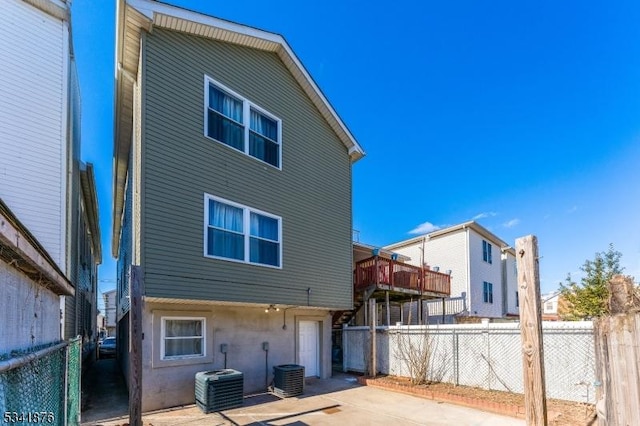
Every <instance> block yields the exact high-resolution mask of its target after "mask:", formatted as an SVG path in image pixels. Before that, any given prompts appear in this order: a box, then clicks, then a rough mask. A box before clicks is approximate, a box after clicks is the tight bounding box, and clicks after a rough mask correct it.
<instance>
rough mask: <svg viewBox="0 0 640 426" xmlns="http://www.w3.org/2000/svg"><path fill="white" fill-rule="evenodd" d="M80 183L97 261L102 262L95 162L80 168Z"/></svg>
mask: <svg viewBox="0 0 640 426" xmlns="http://www.w3.org/2000/svg"><path fill="white" fill-rule="evenodd" d="M80 184H81V185H82V197H83V199H84V205H85V209H86V212H87V222H88V224H89V230H90V231H91V246H92V248H93V254H94V257H95V262H96V263H97V264H98V265H99V264H101V263H102V248H101V245H100V241H101V238H100V224H99V214H98V211H99V209H98V195H97V193H96V179H95V176H94V173H93V164H91V163H87V164H83V165H82V167H81V169H80Z"/></svg>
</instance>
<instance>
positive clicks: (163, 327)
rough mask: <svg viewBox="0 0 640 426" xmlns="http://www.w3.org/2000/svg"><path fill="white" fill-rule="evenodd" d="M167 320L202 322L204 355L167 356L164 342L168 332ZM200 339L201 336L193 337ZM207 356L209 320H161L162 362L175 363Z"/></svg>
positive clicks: (196, 318) (191, 318) (189, 318)
mask: <svg viewBox="0 0 640 426" xmlns="http://www.w3.org/2000/svg"><path fill="white" fill-rule="evenodd" d="M167 320H187V321H202V354H201V355H178V356H166V355H165V352H164V349H165V347H164V340H165V338H166V337H165V332H166V323H167ZM193 337H194V338H195V337H199V336H193ZM206 356H207V319H206V318H205V317H174V316H163V317H161V318H160V360H161V361H174V360H181V359H197V358H204V357H206Z"/></svg>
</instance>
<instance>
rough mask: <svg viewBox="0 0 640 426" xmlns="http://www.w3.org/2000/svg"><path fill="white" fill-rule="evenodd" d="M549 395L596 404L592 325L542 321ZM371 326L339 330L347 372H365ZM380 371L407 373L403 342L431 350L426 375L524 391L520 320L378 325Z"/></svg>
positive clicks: (476, 384) (459, 383) (405, 374)
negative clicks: (485, 322) (425, 346)
mask: <svg viewBox="0 0 640 426" xmlns="http://www.w3.org/2000/svg"><path fill="white" fill-rule="evenodd" d="M542 332H543V341H544V367H545V376H546V388H547V397H548V398H554V399H563V400H568V401H576V402H589V403H594V402H595V391H594V388H593V386H594V382H595V355H594V340H593V339H594V338H593V324H592V323H591V321H584V322H543V325H542ZM369 339H370V329H369V327H345V328H344V329H343V330H342V343H343V367H344V370H345V371H358V372H365V371H366V370H367V365H368V362H369V356H370V347H369V345H370V344H369V342H370V340H369ZM376 342H377V343H376V352H377V366H378V371H379V372H380V373H382V374H390V375H395V376H406V377H408V376H410V374H409V369H408V365H407V362H406V358H407V357H406V350H405V351H403V349H402V348H403V347H405V348H406V347H407V342H412V343H413V344H414V347H415V346H417V345H418V344H424V343H425V342H426V343H428V346H429V347H430V349H431V356H430V361H429V363H430V365H429V368H428V371H429V373H428V374H429V378H430V379H431V380H433V381H438V382H446V383H453V384H456V385H464V386H472V387H478V388H483V389H492V390H500V391H507V392H514V393H523V392H524V390H523V373H522V349H521V347H522V343H521V337H520V324H519V323H488V324H459V325H432V326H407V325H402V326H396V327H378V328H377V335H376Z"/></svg>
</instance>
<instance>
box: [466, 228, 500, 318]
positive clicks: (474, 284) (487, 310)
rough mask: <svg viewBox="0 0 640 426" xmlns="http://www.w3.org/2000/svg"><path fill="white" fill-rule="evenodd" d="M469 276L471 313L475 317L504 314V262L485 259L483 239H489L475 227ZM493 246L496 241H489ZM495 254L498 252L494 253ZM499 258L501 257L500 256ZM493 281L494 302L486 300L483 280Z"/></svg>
mask: <svg viewBox="0 0 640 426" xmlns="http://www.w3.org/2000/svg"><path fill="white" fill-rule="evenodd" d="M468 232H469V252H468V254H467V256H469V276H470V282H471V289H470V293H471V294H470V299H469V314H470V315H471V316H475V317H486V318H500V317H502V315H503V312H502V311H503V304H502V297H503V295H504V293H503V288H502V262H492V263H488V262H486V261H485V260H484V259H483V252H482V241H487V240H486V239H485V238H484V237H483V236H481V235H480V234H478V233H477V232H476V231H474V230H473V229H469V230H468ZM487 242H488V243H489V244H491V246H492V250H493V248H494V247H495V248H497V247H500V244H499V243H497V242H495V241H487ZM493 254H494V255H495V254H496V253H493ZM498 259H499V257H498ZM484 281H486V282H488V283H492V284H493V286H492V290H493V303H485V302H484V292H483V290H484V289H483V282H484Z"/></svg>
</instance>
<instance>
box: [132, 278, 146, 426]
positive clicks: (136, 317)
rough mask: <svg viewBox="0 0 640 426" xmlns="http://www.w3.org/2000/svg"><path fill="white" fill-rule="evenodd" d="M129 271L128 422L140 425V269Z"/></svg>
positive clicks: (135, 425) (136, 425)
mask: <svg viewBox="0 0 640 426" xmlns="http://www.w3.org/2000/svg"><path fill="white" fill-rule="evenodd" d="M130 268H131V269H130V271H129V277H130V286H129V301H130V309H129V375H130V376H129V377H130V383H129V424H130V425H131V426H142V285H143V282H142V269H141V268H140V266H133V265H132V266H131V267H130Z"/></svg>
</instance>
